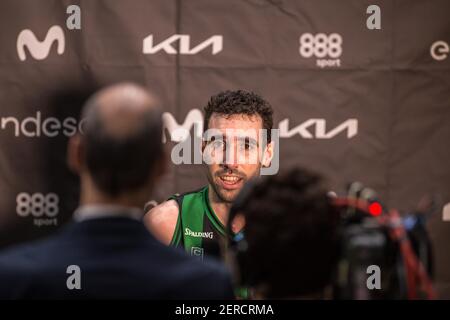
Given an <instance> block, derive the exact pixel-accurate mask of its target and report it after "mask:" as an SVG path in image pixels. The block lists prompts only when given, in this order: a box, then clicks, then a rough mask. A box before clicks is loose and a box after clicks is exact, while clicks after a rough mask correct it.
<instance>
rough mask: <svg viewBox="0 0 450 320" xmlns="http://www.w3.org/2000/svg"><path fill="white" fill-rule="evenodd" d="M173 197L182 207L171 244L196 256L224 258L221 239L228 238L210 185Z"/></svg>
mask: <svg viewBox="0 0 450 320" xmlns="http://www.w3.org/2000/svg"><path fill="white" fill-rule="evenodd" d="M169 199H173V200H175V201H177V203H178V207H179V214H178V220H177V224H176V227H175V231H174V234H173V237H172V241H171V243H170V244H171V245H172V246H180V247H183V248H184V249H185V250H186V252H187V253H189V254H190V255H192V256H201V257H203V256H204V255H206V256H213V257H216V258H221V245H220V242H222V241H225V235H226V232H225V226H224V225H223V224H222V223H221V222H220V220H219V218H218V217H217V216H216V214H215V213H214V211H213V210H212V208H211V206H210V203H209V197H208V187H207V186H206V187H204V188H202V189H200V190H197V191H194V192H188V193H185V194H182V195H174V196H172V197H170V198H169Z"/></svg>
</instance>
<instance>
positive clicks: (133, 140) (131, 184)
mask: <svg viewBox="0 0 450 320" xmlns="http://www.w3.org/2000/svg"><path fill="white" fill-rule="evenodd" d="M82 118H83V119H84V120H83V121H84V122H85V123H84V125H83V127H82V131H83V132H82V134H81V138H80V145H81V146H82V147H81V149H82V150H83V151H82V152H81V154H82V155H81V157H82V159H81V161H80V162H81V163H82V164H83V165H82V166H81V167H83V169H84V171H85V173H87V174H88V175H89V176H90V178H91V180H92V183H93V184H94V185H95V187H96V188H97V189H98V190H99V191H101V192H102V193H103V194H105V195H107V196H109V197H117V196H120V195H122V194H125V193H127V192H134V191H136V190H139V189H141V188H143V187H145V186H146V185H147V184H148V182H149V179H150V177H151V175H152V174H153V173H155V172H154V171H155V170H156V168H155V166H156V165H157V164H158V162H160V160H161V158H162V154H163V146H162V142H161V135H162V120H161V113H160V110H159V108H158V102H157V99H156V98H155V97H154V96H152V95H151V94H150V93H149V92H147V90H145V89H144V88H143V87H141V86H138V85H135V84H131V83H120V84H116V85H112V86H110V87H107V88H104V89H102V90H100V91H99V92H97V93H96V94H95V95H93V96H92V97H91V98H90V99H89V100H88V101H87V103H86V105H85V106H84V108H83V112H82ZM78 171H80V170H78Z"/></svg>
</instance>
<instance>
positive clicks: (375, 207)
mask: <svg viewBox="0 0 450 320" xmlns="http://www.w3.org/2000/svg"><path fill="white" fill-rule="evenodd" d="M369 212H370V214H371V215H373V216H379V215H380V214H381V213H382V212H383V208H382V207H381V205H380V204H379V203H378V202H373V203H371V204H370V205H369Z"/></svg>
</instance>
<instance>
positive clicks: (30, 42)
mask: <svg viewBox="0 0 450 320" xmlns="http://www.w3.org/2000/svg"><path fill="white" fill-rule="evenodd" d="M55 41H56V43H57V52H58V54H59V55H61V54H63V53H64V47H65V39H64V32H63V30H62V29H61V27H60V26H57V25H55V26H52V27H51V28H50V29H49V30H48V32H47V35H46V36H45V39H44V40H43V41H39V40H38V39H37V38H36V36H35V35H34V33H33V31H31V30H29V29H24V30H22V31H21V32H20V33H19V36H18V37H17V54H18V55H19V59H20V60H21V61H25V59H26V58H27V57H26V54H25V47H27V48H28V50H29V52H30V54H31V56H32V57H33V58H34V59H36V60H43V59H45V58H47V56H48V54H49V52H50V48H51V46H52V44H53V42H55Z"/></svg>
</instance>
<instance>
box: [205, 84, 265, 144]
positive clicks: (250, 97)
mask: <svg viewBox="0 0 450 320" xmlns="http://www.w3.org/2000/svg"><path fill="white" fill-rule="evenodd" d="M204 112H205V120H204V128H205V130H207V129H208V124H209V119H210V118H211V115H212V114H213V113H218V114H220V115H224V116H231V115H235V114H245V115H250V116H251V115H259V116H260V117H261V118H262V122H263V129H266V130H267V141H268V142H270V141H271V132H270V130H271V129H272V127H273V118H272V116H273V109H272V106H271V105H270V103H269V102H267V101H266V100H264V99H263V98H262V97H261V96H259V95H257V94H256V93H253V92H249V91H245V90H236V91H230V90H227V91H223V92H220V93H218V94H216V95H214V96H212V97H211V98H210V99H209V101H208V104H207V105H206V106H205V107H204Z"/></svg>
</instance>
